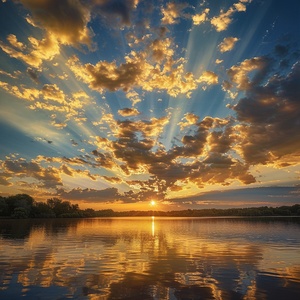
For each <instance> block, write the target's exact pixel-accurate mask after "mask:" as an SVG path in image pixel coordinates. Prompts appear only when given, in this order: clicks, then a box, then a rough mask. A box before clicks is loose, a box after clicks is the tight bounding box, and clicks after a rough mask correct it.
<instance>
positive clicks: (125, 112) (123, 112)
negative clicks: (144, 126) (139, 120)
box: [118, 108, 140, 117]
mask: <svg viewBox="0 0 300 300" xmlns="http://www.w3.org/2000/svg"><path fill="white" fill-rule="evenodd" d="M118 114H119V115H120V116H122V117H131V116H137V115H139V114H140V112H139V111H138V110H137V109H136V108H123V109H119V110H118Z"/></svg>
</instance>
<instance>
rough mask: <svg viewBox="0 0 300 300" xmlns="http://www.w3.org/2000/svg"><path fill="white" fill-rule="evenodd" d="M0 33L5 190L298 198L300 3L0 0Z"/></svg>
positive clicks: (132, 205)
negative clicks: (0, 0)
mask: <svg viewBox="0 0 300 300" xmlns="http://www.w3.org/2000/svg"><path fill="white" fill-rule="evenodd" d="M0 28H1V30H0V105H1V106H0V126H1V127H0V128H1V130H0V191H1V195H2V196H8V195H11V194H17V193H26V194H29V195H31V196H33V197H34V198H35V200H37V201H44V200H46V199H49V198H52V197H58V198H60V199H63V200H68V201H72V202H73V203H78V204H79V206H80V207H81V208H87V207H92V208H95V209H106V208H112V209H114V210H132V209H133V210H140V209H142V210H148V209H154V207H155V209H157V210H175V209H189V208H190V209H195V208H208V207H216V208H218V207H239V206H261V205H267V206H277V205H290V204H294V203H300V185H299V177H300V34H299V28H300V2H299V1H298V0H285V1H278V0H252V1H251V0H234V1H231V0H220V1H215V0H214V1H213V0H200V1H141V0H123V1H122V0H19V1H17V0H15V1H12V0H6V1H4V0H2V2H0ZM151 201H155V203H156V204H155V205H154V206H151V205H150V203H151Z"/></svg>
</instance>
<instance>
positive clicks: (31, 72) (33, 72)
mask: <svg viewBox="0 0 300 300" xmlns="http://www.w3.org/2000/svg"><path fill="white" fill-rule="evenodd" d="M26 72H27V74H28V75H29V77H30V78H31V79H32V80H33V81H34V82H35V83H39V78H38V74H37V72H36V70H34V69H32V68H27V70H26Z"/></svg>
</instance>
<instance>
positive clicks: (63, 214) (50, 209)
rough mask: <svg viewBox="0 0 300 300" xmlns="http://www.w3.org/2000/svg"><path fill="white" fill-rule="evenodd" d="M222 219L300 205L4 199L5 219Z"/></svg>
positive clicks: (290, 212)
mask: <svg viewBox="0 0 300 300" xmlns="http://www.w3.org/2000/svg"><path fill="white" fill-rule="evenodd" d="M153 215H154V216H162V217H221V216H245V217H248V216H257V217H259V216H300V204H295V205H292V206H279V207H268V206H262V207H249V208H228V209H216V208H208V209H187V210H180V211H167V212H165V211H153V210H149V211H124V212H115V211H113V210H112V209H103V210H94V209H92V208H87V209H84V210H82V209H80V208H79V206H78V204H72V203H71V202H70V201H63V200H61V199H58V198H50V199H48V200H47V201H46V202H37V201H35V200H34V199H33V198H32V197H31V196H29V195H27V194H17V195H13V196H8V197H2V196H0V217H2V218H16V219H24V218H87V217H132V216H153Z"/></svg>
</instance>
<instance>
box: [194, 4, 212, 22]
mask: <svg viewBox="0 0 300 300" xmlns="http://www.w3.org/2000/svg"><path fill="white" fill-rule="evenodd" d="M209 11H210V9H209V8H206V9H204V11H203V12H202V13H200V14H196V15H193V16H192V20H193V23H194V25H200V24H202V23H204V22H205V21H207V20H208V17H207V16H208V13H209Z"/></svg>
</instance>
